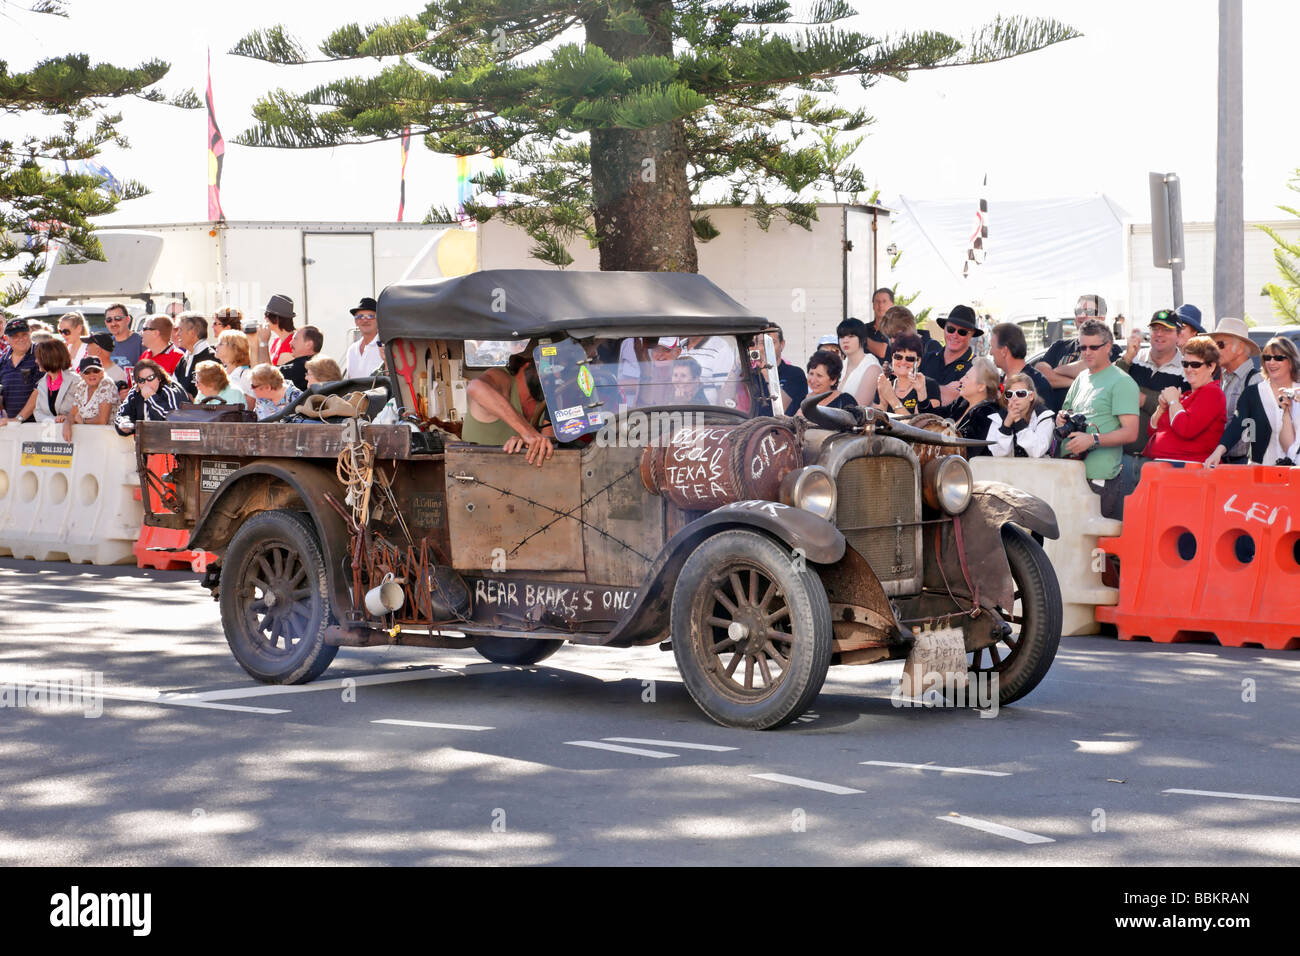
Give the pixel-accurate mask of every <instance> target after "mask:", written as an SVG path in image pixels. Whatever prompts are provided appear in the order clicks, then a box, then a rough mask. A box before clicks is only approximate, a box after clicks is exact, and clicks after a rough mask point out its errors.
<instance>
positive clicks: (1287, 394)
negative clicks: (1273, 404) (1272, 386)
mask: <svg viewBox="0 0 1300 956" xmlns="http://www.w3.org/2000/svg"><path fill="white" fill-rule="evenodd" d="M1295 394H1296V390H1295V389H1294V388H1284V389H1282V390H1281V391H1280V392H1278V393H1277V397H1278V398H1289V399H1291V401H1293V402H1294V401H1295Z"/></svg>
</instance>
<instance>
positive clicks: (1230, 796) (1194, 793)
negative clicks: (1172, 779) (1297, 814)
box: [1160, 789, 1300, 803]
mask: <svg viewBox="0 0 1300 956" xmlns="http://www.w3.org/2000/svg"><path fill="white" fill-rule="evenodd" d="M1160 792H1161V793H1181V794H1185V795H1187V796H1189V797H1223V798H1225V799H1227V800H1270V801H1272V802H1273V803H1300V797H1270V796H1267V795H1266V794H1262V793H1225V792H1223V791H1221V790H1177V789H1174V790H1161V791H1160Z"/></svg>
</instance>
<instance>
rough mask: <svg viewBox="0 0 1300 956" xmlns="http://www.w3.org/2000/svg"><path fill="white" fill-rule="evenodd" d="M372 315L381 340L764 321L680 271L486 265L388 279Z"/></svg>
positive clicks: (646, 330)
mask: <svg viewBox="0 0 1300 956" xmlns="http://www.w3.org/2000/svg"><path fill="white" fill-rule="evenodd" d="M378 314H379V337H380V338H381V339H383V340H384V341H389V340H391V339H397V338H451V339H489V340H510V339H527V338H530V337H532V336H535V335H536V336H555V335H558V334H559V333H562V332H568V333H569V334H571V335H575V336H577V337H582V336H583V335H592V334H596V333H610V334H614V335H620V336H622V335H654V334H658V333H659V332H667V331H670V330H671V331H675V332H680V333H683V334H691V333H695V334H703V333H706V332H708V333H727V332H757V331H761V330H762V329H764V328H767V326H768V324H769V323H768V322H767V321H766V320H764V319H763V318H761V317H759V316H756V315H754V314H753V313H752V312H750V311H749V310H748V309H746V308H745V307H744V306H743V305H741V304H740V303H739V302H737V301H736V300H735V299H733V298H731V296H729V295H727V294H726V293H725V292H723V291H722V290H721V289H719V288H718V287H717V286H716V285H714V284H713V283H712V282H710V281H709V280H708V279H706V278H704V276H701V275H696V274H694V273H687V272H561V271H557V270H551V269H491V270H485V271H482V272H472V273H470V274H469V275H465V276H458V277H456V278H453V279H435V280H422V281H418V282H403V283H398V284H396V285H390V286H389V287H388V288H386V289H385V290H384V291H383V292H382V293H381V294H380V296H379V313H378Z"/></svg>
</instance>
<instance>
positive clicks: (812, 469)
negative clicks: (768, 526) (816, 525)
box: [781, 465, 836, 521]
mask: <svg viewBox="0 0 1300 956" xmlns="http://www.w3.org/2000/svg"><path fill="white" fill-rule="evenodd" d="M835 499H836V493H835V479H834V478H833V477H831V473H830V472H829V471H827V470H826V469H825V468H823V467H822V466H821V465H808V466H807V467H806V468H799V469H797V470H796V471H792V472H790V474H788V475H786V476H785V478H783V479H782V480H781V503H782V504H787V505H790V506H792V507H794V508H802V509H803V510H804V511H807V512H809V513H811V514H815V515H816V516H817V517H819V518H825V519H826V520H827V521H829V520H831V518H833V517H834V516H835Z"/></svg>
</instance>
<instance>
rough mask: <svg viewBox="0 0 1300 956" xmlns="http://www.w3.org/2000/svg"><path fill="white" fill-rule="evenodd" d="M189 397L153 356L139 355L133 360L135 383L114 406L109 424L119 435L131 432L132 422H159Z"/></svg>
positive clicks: (133, 424)
mask: <svg viewBox="0 0 1300 956" xmlns="http://www.w3.org/2000/svg"><path fill="white" fill-rule="evenodd" d="M188 401H189V396H188V395H186V394H185V393H184V392H183V391H181V387H180V386H179V385H177V384H176V383H175V382H174V381H172V378H171V376H170V375H168V374H167V372H166V371H164V370H163V367H162V366H161V365H159V364H158V363H157V362H155V361H154V360H153V359H140V361H138V362H136V363H135V385H134V386H133V387H132V388H131V390H130V391H129V392H127V393H126V397H125V398H123V399H122V404H121V406H120V407H119V408H118V410H117V417H116V418H114V419H113V427H114V428H116V429H117V433H118V434H119V435H131V434H133V433H134V432H135V423H136V422H141V421H144V422H162V421H166V420H167V415H168V414H169V413H170V412H174V411H176V409H178V408H180V407H181V405H182V404H184V403H185V402H188Z"/></svg>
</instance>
